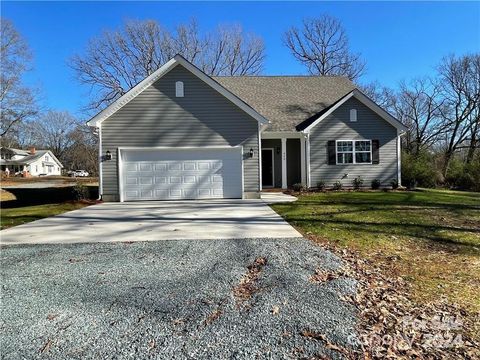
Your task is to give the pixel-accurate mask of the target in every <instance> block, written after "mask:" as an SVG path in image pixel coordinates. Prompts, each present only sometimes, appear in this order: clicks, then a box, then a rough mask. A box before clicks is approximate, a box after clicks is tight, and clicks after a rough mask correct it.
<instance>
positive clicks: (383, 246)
mask: <svg viewBox="0 0 480 360" xmlns="http://www.w3.org/2000/svg"><path fill="white" fill-rule="evenodd" d="M273 208H274V209H275V210H276V211H277V212H278V213H279V214H280V215H282V216H283V217H284V218H285V219H286V220H287V221H289V222H290V223H291V224H292V225H294V226H295V227H296V228H297V229H298V230H300V231H301V232H302V233H303V234H304V235H307V236H310V237H312V238H314V239H316V240H317V241H321V242H328V243H333V244H335V245H337V246H340V247H348V248H351V249H354V250H357V251H359V252H360V254H362V255H363V256H365V257H366V258H369V259H371V260H374V261H375V263H377V264H378V265H379V266H380V267H382V268H384V269H386V270H387V271H389V272H391V273H392V275H395V276H402V277H403V278H404V279H407V280H408V281H410V282H411V283H412V284H413V289H414V296H416V297H417V298H418V300H420V301H430V300H435V299H436V298H438V297H439V295H445V296H446V297H447V298H449V300H450V301H452V302H456V303H458V304H460V305H462V306H465V307H467V308H469V309H471V310H473V311H480V296H478V294H480V194H479V193H471V192H457V191H446V190H422V191H412V192H400V191H399V192H382V191H379V192H373V191H372V192H367V191H366V192H326V193H310V194H305V195H301V196H300V197H299V199H298V201H297V202H294V203H288V204H277V205H274V206H273Z"/></svg>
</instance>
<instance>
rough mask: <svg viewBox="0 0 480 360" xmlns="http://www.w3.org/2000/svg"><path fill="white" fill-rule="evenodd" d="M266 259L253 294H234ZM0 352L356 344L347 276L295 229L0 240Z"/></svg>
mask: <svg viewBox="0 0 480 360" xmlns="http://www.w3.org/2000/svg"><path fill="white" fill-rule="evenodd" d="M258 257H265V258H266V259H267V263H266V265H265V266H264V267H263V268H262V270H261V272H260V274H259V276H258V278H257V280H256V281H257V282H256V283H255V284H254V285H255V286H254V289H255V288H256V289H257V291H254V292H253V294H252V296H251V297H250V298H249V299H248V300H246V301H244V302H240V301H239V300H238V299H237V298H235V297H234V295H233V289H234V288H235V287H236V286H238V284H239V283H240V282H241V279H242V278H243V277H244V275H245V274H246V273H247V271H248V268H247V267H248V265H250V264H252V263H253V262H254V261H255V259H256V258H258ZM0 258H1V263H2V266H1V285H2V293H1V297H2V299H1V300H2V306H1V321H0V330H1V333H2V335H1V343H0V347H1V354H2V357H3V358H8V359H16V358H49V359H94V358H97V359H98V358H102V359H139V358H172V359H185V358H192V359H193V358H194V359H201V358H205V359H207V358H231V359H244V358H254V357H257V358H302V357H306V358H308V357H312V356H318V357H328V358H334V359H336V358H343V355H342V352H341V351H338V350H337V349H335V348H334V347H328V346H327V343H326V342H325V341H323V340H321V339H315V338H312V337H304V336H302V335H301V333H302V332H303V331H309V332H312V333H316V334H322V335H324V336H326V339H327V340H328V341H329V342H330V343H332V344H334V345H336V346H340V347H345V348H350V349H351V348H352V346H354V345H352V344H353V343H355V339H356V337H355V330H354V328H355V324H356V315H355V309H354V308H353V307H352V306H351V305H350V304H349V303H347V302H345V301H342V300H341V297H342V296H344V295H347V294H351V293H352V292H354V291H355V282H354V280H352V279H349V278H338V279H335V280H332V281H327V282H322V283H313V282H311V281H309V278H310V276H311V275H312V274H313V273H314V271H315V269H317V268H323V269H326V270H331V271H334V270H336V269H338V268H339V267H341V266H342V262H341V260H340V259H339V258H338V257H336V256H335V255H333V254H332V253H330V252H328V251H326V250H324V249H322V248H320V247H318V246H316V245H314V244H313V243H311V242H310V241H308V240H305V239H302V238H290V239H241V240H201V241H200V240H196V241H195V240H172V241H158V242H135V243H96V244H75V245H34V246H31V245H30V246H10V247H4V248H2V249H1V255H0Z"/></svg>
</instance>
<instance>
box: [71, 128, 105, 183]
mask: <svg viewBox="0 0 480 360" xmlns="http://www.w3.org/2000/svg"><path fill="white" fill-rule="evenodd" d="M69 137H70V140H71V141H72V144H71V145H70V147H69V148H68V149H66V151H65V154H64V163H63V164H64V165H65V168H66V169H70V170H73V169H84V170H87V171H88V172H89V173H90V174H91V175H92V176H97V175H98V145H97V144H98V136H97V134H95V132H94V129H93V128H91V127H89V126H87V125H85V124H79V125H77V126H76V127H75V129H74V130H73V131H72V132H71V133H70V135H69Z"/></svg>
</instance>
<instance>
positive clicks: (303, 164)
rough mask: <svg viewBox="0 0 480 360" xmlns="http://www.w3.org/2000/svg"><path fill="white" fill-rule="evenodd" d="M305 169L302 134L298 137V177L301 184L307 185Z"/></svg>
mask: <svg viewBox="0 0 480 360" xmlns="http://www.w3.org/2000/svg"><path fill="white" fill-rule="evenodd" d="M305 170H306V169H305V138H304V137H303V136H302V137H301V138H300V175H301V177H300V178H301V183H302V185H303V186H306V185H307V174H306V171H305Z"/></svg>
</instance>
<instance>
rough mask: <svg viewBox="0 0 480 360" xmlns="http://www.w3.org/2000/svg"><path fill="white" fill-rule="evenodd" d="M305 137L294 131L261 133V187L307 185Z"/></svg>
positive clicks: (282, 187) (284, 187) (283, 187)
mask: <svg viewBox="0 0 480 360" xmlns="http://www.w3.org/2000/svg"><path fill="white" fill-rule="evenodd" d="M306 154H307V151H306V139H305V137H304V136H303V134H301V133H296V132H264V133H262V151H261V164H262V166H261V179H262V189H268V188H281V189H287V188H288V187H290V186H292V185H293V184H298V183H300V184H302V185H305V186H307V175H306V174H307V163H306Z"/></svg>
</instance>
